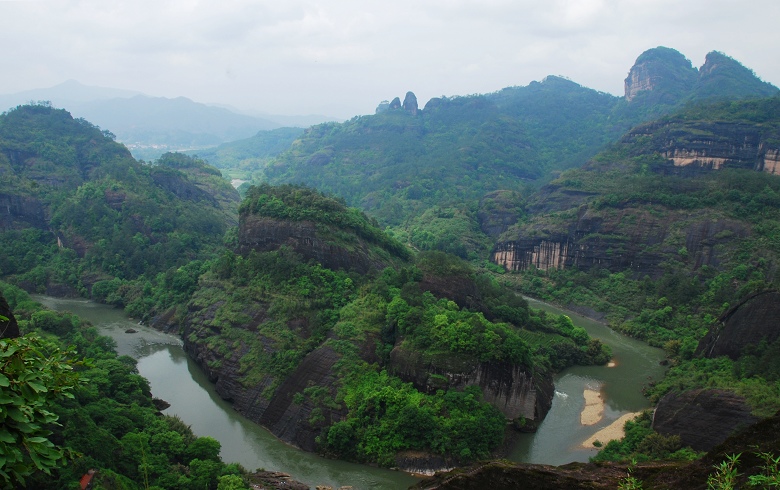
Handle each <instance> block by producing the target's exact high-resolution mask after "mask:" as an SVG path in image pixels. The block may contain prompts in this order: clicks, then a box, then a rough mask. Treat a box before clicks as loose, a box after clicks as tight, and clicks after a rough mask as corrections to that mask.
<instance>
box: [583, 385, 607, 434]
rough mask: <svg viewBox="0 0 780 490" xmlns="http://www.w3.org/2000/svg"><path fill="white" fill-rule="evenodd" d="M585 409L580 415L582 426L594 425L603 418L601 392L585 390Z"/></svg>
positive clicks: (590, 389)
mask: <svg viewBox="0 0 780 490" xmlns="http://www.w3.org/2000/svg"><path fill="white" fill-rule="evenodd" d="M584 395H585V408H583V409H582V413H580V423H581V424H582V425H596V424H598V423H599V422H600V421H601V419H602V418H603V417H604V398H603V397H602V396H601V392H600V391H598V390H594V389H592V388H587V387H586V388H585V393H584Z"/></svg>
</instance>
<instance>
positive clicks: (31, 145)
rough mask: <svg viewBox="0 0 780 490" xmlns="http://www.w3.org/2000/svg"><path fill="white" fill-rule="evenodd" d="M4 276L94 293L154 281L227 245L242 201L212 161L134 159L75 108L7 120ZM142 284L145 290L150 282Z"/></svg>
mask: <svg viewBox="0 0 780 490" xmlns="http://www.w3.org/2000/svg"><path fill="white" fill-rule="evenodd" d="M0 172H2V173H3V175H4V178H3V179H2V183H0V199H2V201H3V203H4V204H5V205H6V206H7V210H8V213H6V214H4V215H3V218H2V220H3V221H2V227H3V230H4V231H3V233H2V235H0V243H1V244H2V245H1V246H2V250H3V253H2V254H0V274H2V275H3V276H5V277H12V278H13V280H14V281H17V282H21V283H24V284H26V287H29V288H32V289H36V288H37V289H39V290H45V289H46V288H51V287H54V288H66V290H68V291H69V292H70V293H71V294H73V293H74V292H75V293H77V294H82V295H88V294H89V290H90V288H91V286H92V285H93V284H94V283H95V282H96V281H99V280H104V279H106V280H107V279H111V278H118V279H122V280H126V281H131V280H137V279H138V278H139V277H142V276H145V277H146V280H153V278H154V277H155V276H156V275H157V274H159V273H162V272H163V271H165V270H167V269H169V268H170V267H179V266H181V265H184V264H186V263H187V262H189V261H191V260H194V259H196V258H198V257H201V256H203V254H206V253H208V252H209V250H210V249H213V247H215V246H218V245H220V244H221V240H222V236H223V235H224V233H225V231H226V230H227V229H228V226H229V225H230V224H234V223H236V222H237V205H238V199H239V198H238V195H237V193H236V192H235V190H234V189H232V188H231V187H230V185H229V184H228V183H227V182H225V181H224V180H223V179H221V177H220V174H219V171H218V170H216V169H214V168H213V167H209V166H207V165H206V164H205V163H204V162H202V161H198V160H195V159H192V158H190V157H184V156H181V155H172V154H169V155H165V156H163V158H161V159H160V160H159V161H158V162H157V163H156V164H153V165H146V164H142V163H139V162H136V161H135V160H133V159H132V158H131V157H130V154H129V152H128V151H127V149H126V148H124V147H123V146H122V145H120V144H118V143H116V142H115V141H114V140H113V138H112V135H110V134H109V133H107V132H105V131H100V129H99V128H97V127H95V126H93V125H91V124H90V123H88V122H86V121H83V120H79V119H76V120H74V119H73V118H72V117H71V116H70V114H69V113H68V112H67V111H64V110H60V109H53V108H51V107H49V106H47V105H31V106H20V107H18V108H16V109H14V110H12V111H9V112H7V113H5V114H3V115H2V116H0ZM142 286H143V285H142Z"/></svg>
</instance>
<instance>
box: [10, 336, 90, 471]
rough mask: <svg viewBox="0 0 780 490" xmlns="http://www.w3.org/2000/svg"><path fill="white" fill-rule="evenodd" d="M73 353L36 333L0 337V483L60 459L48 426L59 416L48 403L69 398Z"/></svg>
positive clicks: (51, 466)
mask: <svg viewBox="0 0 780 490" xmlns="http://www.w3.org/2000/svg"><path fill="white" fill-rule="evenodd" d="M74 365H77V363H76V362H75V361H74V360H73V352H69V351H62V350H60V349H59V348H58V347H57V345H56V344H54V343H52V342H48V341H46V340H43V339H41V338H40V337H38V336H36V335H32V334H30V335H25V336H22V337H19V338H16V339H2V340H0V405H2V410H1V411H0V427H2V429H0V482H2V483H3V486H8V485H16V484H24V483H25V479H26V478H27V477H29V476H30V475H31V474H32V473H33V472H34V471H36V470H38V471H43V472H45V473H46V474H50V473H51V471H52V469H54V468H56V467H58V466H59V465H61V464H62V463H63V462H64V460H65V451H64V449H63V448H62V447H60V446H57V445H55V444H54V443H53V442H52V441H51V439H50V436H51V434H52V431H51V430H50V429H49V428H50V427H51V426H52V425H53V424H57V421H58V420H59V416H58V415H57V414H56V413H54V412H52V411H51V403H52V402H53V401H54V400H55V399H57V398H58V397H60V396H64V397H70V398H73V393H72V392H73V390H74V389H75V388H76V386H77V383H78V380H79V378H78V375H77V374H76V373H75V372H74V371H73V367H74Z"/></svg>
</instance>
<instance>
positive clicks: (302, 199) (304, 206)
mask: <svg viewBox="0 0 780 490" xmlns="http://www.w3.org/2000/svg"><path fill="white" fill-rule="evenodd" d="M240 211H241V212H242V213H253V214H258V215H260V216H267V217H271V218H276V219H280V220H287V221H313V222H315V223H323V224H326V225H332V226H335V227H337V228H340V229H345V230H349V231H350V232H353V233H355V234H356V235H357V236H359V237H361V238H364V239H366V240H368V241H370V242H373V243H376V244H377V245H379V246H381V247H383V248H385V249H387V250H388V251H390V252H392V253H393V254H395V255H397V256H399V257H402V258H404V259H408V258H410V253H409V251H408V250H407V249H406V247H405V246H404V245H402V244H401V243H398V242H397V241H396V240H394V239H392V238H391V237H389V236H388V235H387V234H385V233H384V232H383V231H382V230H380V229H379V228H378V224H377V222H376V221H375V220H370V219H369V218H368V217H367V216H366V215H365V214H363V213H362V212H360V211H358V210H357V209H354V208H347V207H346V205H345V203H344V201H342V200H338V199H334V198H331V197H327V196H325V195H323V194H321V193H319V192H317V191H315V190H313V189H309V188H306V187H302V186H292V185H283V186H277V187H272V186H270V185H267V184H262V185H260V186H258V187H251V188H250V189H249V190H248V191H247V193H246V198H245V200H244V201H243V202H242V203H241V210H240Z"/></svg>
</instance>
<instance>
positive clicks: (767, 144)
mask: <svg viewBox="0 0 780 490" xmlns="http://www.w3.org/2000/svg"><path fill="white" fill-rule="evenodd" d="M648 137H649V138H652V140H653V143H652V144H653V146H654V147H653V148H652V149H653V150H654V151H657V152H658V153H660V154H661V155H663V156H665V157H666V158H668V159H669V160H671V161H672V162H673V164H674V166H675V167H697V168H701V169H706V170H720V169H723V168H742V169H748V170H756V171H759V172H767V173H771V174H777V173H779V172H780V166H779V162H780V146H778V145H777V143H776V140H777V134H776V132H773V131H769V130H766V129H763V128H761V126H760V125H758V124H747V123H737V122H700V121H692V122H679V121H671V122H660V123H653V124H646V125H643V126H640V127H638V128H636V129H634V130H632V131H630V132H629V133H628V134H627V135H626V136H625V141H627V142H631V141H632V140H636V139H638V138H648Z"/></svg>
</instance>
